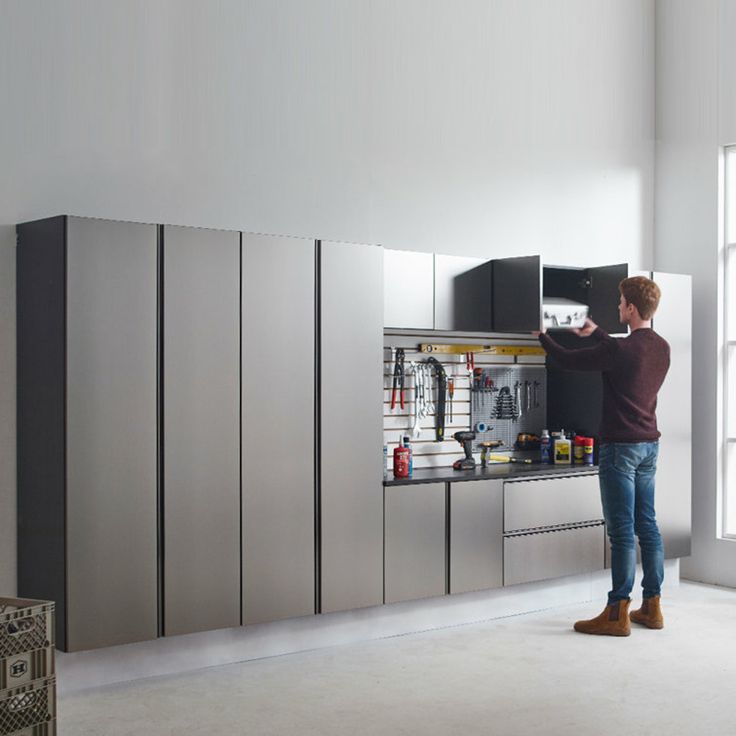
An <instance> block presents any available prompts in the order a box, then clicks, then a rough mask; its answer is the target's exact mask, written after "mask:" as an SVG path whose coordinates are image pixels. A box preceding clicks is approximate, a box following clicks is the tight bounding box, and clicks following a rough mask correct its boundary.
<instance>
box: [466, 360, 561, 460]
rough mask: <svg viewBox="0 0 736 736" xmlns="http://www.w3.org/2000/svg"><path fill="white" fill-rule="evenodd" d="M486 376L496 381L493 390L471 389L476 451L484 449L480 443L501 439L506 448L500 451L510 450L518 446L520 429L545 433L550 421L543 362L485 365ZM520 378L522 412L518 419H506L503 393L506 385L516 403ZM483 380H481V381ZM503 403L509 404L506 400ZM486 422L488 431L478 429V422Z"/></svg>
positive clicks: (471, 416)
mask: <svg viewBox="0 0 736 736" xmlns="http://www.w3.org/2000/svg"><path fill="white" fill-rule="evenodd" d="M481 367H482V368H483V376H484V377H485V376H488V377H490V379H491V380H492V381H493V389H492V390H489V389H486V390H481V391H471V392H470V429H471V430H476V438H475V441H474V442H473V451H474V452H478V451H479V450H480V447H479V443H481V442H488V441H490V440H501V441H502V442H503V447H499V448H498V451H499V452H508V451H510V450H513V449H514V443H515V442H516V436H517V435H518V434H519V432H530V433H532V434H537V435H539V434H541V432H542V430H543V429H545V428H546V424H545V422H546V421H547V378H546V371H545V367H544V366H543V365H527V364H518V363H517V364H513V365H508V366H488V365H486V366H481ZM517 381H518V382H519V384H520V387H521V404H522V406H521V412H520V414H519V412H518V411H517V412H516V413H517V414H519V416H518V417H517V418H508V419H506V418H503V417H502V416H499V414H498V409H499V396H500V395H501V390H502V389H503V388H504V386H508V388H509V393H510V397H511V401H512V403H513V404H514V405H515V403H516V402H514V396H515V392H514V388H515V386H516V383H517ZM525 381H526V382H528V384H527V385H528V386H529V388H530V392H529V393H530V402H529V403H530V408H529V409H528V410H527V408H526V405H527V404H526V392H525ZM535 381H536V382H537V383H536V402H535V396H534V382H535ZM482 383H483V381H481V384H482ZM502 403H508V402H507V401H506V402H502ZM480 423H484V424H486V425H487V426H488V427H489V429H488V431H486V432H478V431H477V429H476V428H477V425H478V424H480Z"/></svg>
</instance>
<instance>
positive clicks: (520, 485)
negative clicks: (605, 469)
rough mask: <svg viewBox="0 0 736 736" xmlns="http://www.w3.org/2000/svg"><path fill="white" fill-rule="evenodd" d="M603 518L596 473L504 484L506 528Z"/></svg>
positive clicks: (522, 527)
mask: <svg viewBox="0 0 736 736" xmlns="http://www.w3.org/2000/svg"><path fill="white" fill-rule="evenodd" d="M602 518H603V510H602V508H601V498H600V491H599V487H598V476H597V475H577V476H573V477H567V478H548V479H545V480H526V481H518V482H507V483H505V484H504V530H505V531H507V532H510V531H514V530H516V529H534V528H536V527H540V526H555V525H557V524H572V523H575V522H579V521H592V520H595V519H602Z"/></svg>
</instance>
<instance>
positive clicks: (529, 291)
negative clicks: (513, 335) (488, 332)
mask: <svg viewBox="0 0 736 736" xmlns="http://www.w3.org/2000/svg"><path fill="white" fill-rule="evenodd" d="M492 263H493V329H494V330H495V331H496V332H531V331H532V330H538V329H540V325H541V324H542V259H541V258H540V257H539V256H521V257H519V258H498V259H496V260H494V261H493V262H492Z"/></svg>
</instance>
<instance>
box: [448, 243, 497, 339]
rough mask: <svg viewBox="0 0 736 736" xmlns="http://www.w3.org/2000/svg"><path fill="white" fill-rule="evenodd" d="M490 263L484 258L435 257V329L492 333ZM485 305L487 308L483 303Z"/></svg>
mask: <svg viewBox="0 0 736 736" xmlns="http://www.w3.org/2000/svg"><path fill="white" fill-rule="evenodd" d="M489 281H490V264H488V265H486V266H484V264H483V259H482V258H466V257H464V256H443V255H436V256H435V257H434V328H435V330H456V331H461V332H466V331H471V332H472V331H480V332H490V331H491V329H492V327H493V325H492V319H491V306H490V299H491V284H490V283H489ZM483 304H485V305H486V307H485V309H484V310H483V309H482V308H479V305H483Z"/></svg>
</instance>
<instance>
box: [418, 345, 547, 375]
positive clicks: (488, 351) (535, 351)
mask: <svg viewBox="0 0 736 736" xmlns="http://www.w3.org/2000/svg"><path fill="white" fill-rule="evenodd" d="M419 352H420V353H448V354H451V355H452V354H454V355H462V354H463V353H465V354H466V355H467V356H469V357H468V358H467V361H468V365H467V368H468V370H472V369H473V368H475V364H474V363H475V361H474V359H473V353H482V354H483V355H546V351H545V349H544V348H543V347H542V346H541V345H539V346H535V345H452V344H441V343H427V342H423V343H420V345H419ZM471 361H472V362H473V365H472V366H471V365H470V363H471Z"/></svg>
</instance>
